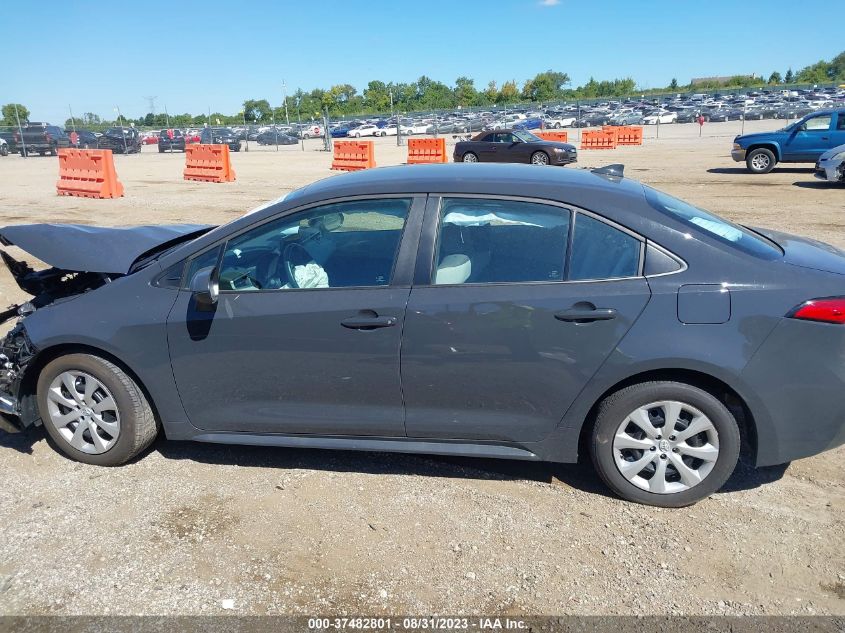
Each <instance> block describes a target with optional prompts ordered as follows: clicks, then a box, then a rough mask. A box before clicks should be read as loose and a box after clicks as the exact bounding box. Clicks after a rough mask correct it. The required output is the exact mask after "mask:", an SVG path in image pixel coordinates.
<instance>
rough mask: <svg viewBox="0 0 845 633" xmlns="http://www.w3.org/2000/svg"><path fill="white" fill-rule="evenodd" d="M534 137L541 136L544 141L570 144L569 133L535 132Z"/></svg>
mask: <svg viewBox="0 0 845 633" xmlns="http://www.w3.org/2000/svg"><path fill="white" fill-rule="evenodd" d="M534 136H539V137H540V138H541V139H543V140H544V141H557V142H559V143H568V142H569V132H558V131H557V130H555V131H551V130H546V131H545V132H534Z"/></svg>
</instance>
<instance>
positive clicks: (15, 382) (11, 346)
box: [0, 322, 36, 417]
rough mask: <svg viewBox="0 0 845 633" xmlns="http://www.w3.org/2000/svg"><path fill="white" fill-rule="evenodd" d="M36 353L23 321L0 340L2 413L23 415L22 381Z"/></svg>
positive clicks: (0, 411) (0, 406) (0, 404)
mask: <svg viewBox="0 0 845 633" xmlns="http://www.w3.org/2000/svg"><path fill="white" fill-rule="evenodd" d="M35 353H36V351H35V348H34V347H33V345H32V342H31V341H30V340H29V336H28V335H27V333H26V329H25V328H24V325H23V323H21V322H19V323H18V324H17V325H16V326H15V327H14V328H12V330H11V331H10V332H9V333H8V334H7V335H6V336H5V337H4V338H3V340H2V342H0V413H3V414H6V415H14V416H18V417H20V416H21V407H20V388H21V382H22V380H23V376H24V372H25V371H26V367H27V365H28V364H29V362H30V361H31V360H32V359H33V358H34V357H35Z"/></svg>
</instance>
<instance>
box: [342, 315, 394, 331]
mask: <svg viewBox="0 0 845 633" xmlns="http://www.w3.org/2000/svg"><path fill="white" fill-rule="evenodd" d="M396 323H398V319H397V318H396V317H386V316H367V315H359V316H354V317H349V318H348V319H344V320H343V321H341V322H340V324H341V325H342V326H343V327H345V328H349V329H350V330H377V329H379V328H383V327H393V326H394V325H396Z"/></svg>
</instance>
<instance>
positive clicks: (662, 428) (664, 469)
mask: <svg viewBox="0 0 845 633" xmlns="http://www.w3.org/2000/svg"><path fill="white" fill-rule="evenodd" d="M613 458H614V461H615V462H616V467H617V469H618V470H619V472H620V473H621V474H622V476H623V477H625V479H627V480H628V481H629V482H630V483H632V484H633V485H635V486H637V487H638V488H641V489H643V490H646V491H648V492H653V493H657V494H673V493H677V492H683V491H684V490H689V489H690V488H693V487H694V486H697V485H698V484H700V483H701V482H702V481H704V479H705V478H706V477H707V475H709V474H710V472H711V471H712V470H713V467H714V466H715V465H716V461H717V460H718V458H719V434H718V433H717V431H716V427H715V426H714V425H713V422H712V421H711V420H710V418H708V417H707V416H706V415H705V414H704V413H702V412H701V411H699V410H698V409H696V408H695V407H693V406H690V405H688V404H685V403H683V402H678V401H675V400H666V401H660V402H652V403H651V404H647V405H645V406H642V407H639V408H637V409H636V410H634V411H633V412H632V413H631V414H629V415H628V416H627V417H625V419H624V420H623V421H622V423H621V424H620V425H619V427H618V428H617V430H616V433H615V434H614V437H613Z"/></svg>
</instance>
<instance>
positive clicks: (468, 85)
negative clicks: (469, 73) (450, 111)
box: [455, 77, 478, 107]
mask: <svg viewBox="0 0 845 633" xmlns="http://www.w3.org/2000/svg"><path fill="white" fill-rule="evenodd" d="M455 100H456V101H457V103H458V105H459V106H462V107H467V106H471V105H475V104H476V103H478V91H477V90H476V89H475V82H473V80H472V79H470V78H469V77H458V78H457V79H456V80H455Z"/></svg>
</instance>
